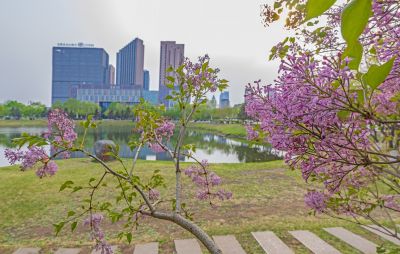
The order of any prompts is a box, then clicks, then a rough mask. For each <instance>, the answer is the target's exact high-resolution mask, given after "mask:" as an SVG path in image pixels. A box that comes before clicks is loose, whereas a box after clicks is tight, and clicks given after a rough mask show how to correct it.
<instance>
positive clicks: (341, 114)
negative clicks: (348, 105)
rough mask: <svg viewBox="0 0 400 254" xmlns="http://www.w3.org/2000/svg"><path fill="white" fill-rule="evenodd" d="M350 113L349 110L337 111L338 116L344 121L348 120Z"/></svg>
mask: <svg viewBox="0 0 400 254" xmlns="http://www.w3.org/2000/svg"><path fill="white" fill-rule="evenodd" d="M349 115H350V111H347V110H340V111H339V112H338V113H337V116H338V117H339V119H340V120H342V121H344V120H346V119H347V118H348V117H349Z"/></svg>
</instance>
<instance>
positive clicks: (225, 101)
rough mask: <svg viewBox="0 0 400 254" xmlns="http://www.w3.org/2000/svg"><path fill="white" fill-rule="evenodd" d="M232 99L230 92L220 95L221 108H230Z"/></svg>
mask: <svg viewBox="0 0 400 254" xmlns="http://www.w3.org/2000/svg"><path fill="white" fill-rule="evenodd" d="M229 107H230V101H229V92H228V91H225V92H222V93H221V94H220V95H219V108H229Z"/></svg>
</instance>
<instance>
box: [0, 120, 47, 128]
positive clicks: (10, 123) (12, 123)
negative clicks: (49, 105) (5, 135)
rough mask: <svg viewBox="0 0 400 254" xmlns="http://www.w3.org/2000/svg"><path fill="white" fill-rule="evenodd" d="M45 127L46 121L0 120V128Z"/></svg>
mask: <svg viewBox="0 0 400 254" xmlns="http://www.w3.org/2000/svg"><path fill="white" fill-rule="evenodd" d="M46 125H47V119H36V120H0V127H37V126H46Z"/></svg>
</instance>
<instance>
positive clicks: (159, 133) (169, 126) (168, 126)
mask: <svg viewBox="0 0 400 254" xmlns="http://www.w3.org/2000/svg"><path fill="white" fill-rule="evenodd" d="M174 130H175V124H174V123H173V122H171V121H167V120H163V121H162V122H161V123H160V126H159V127H157V128H156V129H155V137H154V140H152V141H150V142H149V147H150V149H151V150H152V151H153V152H155V153H161V152H165V150H164V148H163V147H162V146H161V145H160V143H161V144H163V142H164V141H169V140H170V138H171V137H172V135H174Z"/></svg>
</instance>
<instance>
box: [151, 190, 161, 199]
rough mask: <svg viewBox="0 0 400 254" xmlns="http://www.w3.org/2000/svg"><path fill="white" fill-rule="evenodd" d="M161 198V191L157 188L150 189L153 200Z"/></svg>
mask: <svg viewBox="0 0 400 254" xmlns="http://www.w3.org/2000/svg"><path fill="white" fill-rule="evenodd" d="M159 198H160V192H159V191H158V190H156V189H150V190H149V199H150V200H151V201H156V200H158V199H159Z"/></svg>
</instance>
